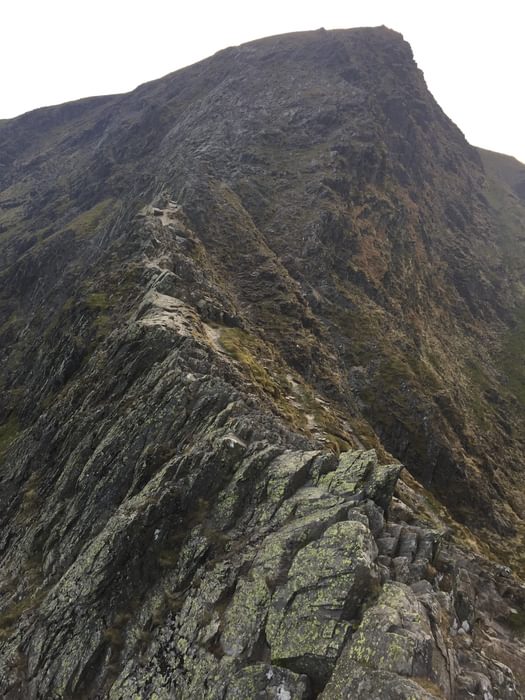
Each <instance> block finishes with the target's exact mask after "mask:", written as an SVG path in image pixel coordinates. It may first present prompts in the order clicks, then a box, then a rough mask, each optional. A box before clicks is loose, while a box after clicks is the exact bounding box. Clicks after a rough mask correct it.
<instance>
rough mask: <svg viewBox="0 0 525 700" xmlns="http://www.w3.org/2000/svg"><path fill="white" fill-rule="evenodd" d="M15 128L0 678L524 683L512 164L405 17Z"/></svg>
mask: <svg viewBox="0 0 525 700" xmlns="http://www.w3.org/2000/svg"><path fill="white" fill-rule="evenodd" d="M0 148H1V149H2V158H1V159H0V161H1V162H0V279H1V288H0V348H1V354H0V389H1V391H2V396H3V402H2V404H1V405H0V482H1V483H0V558H1V568H0V690H1V692H2V694H3V696H5V697H6V698H24V699H25V698H28V699H32V698H46V700H47V699H48V698H97V697H100V698H109V699H111V700H125V699H126V700H127V699H128V698H144V699H146V698H152V699H153V698H156V699H157V700H161V699H164V698H166V699H167V698H177V699H179V698H180V699H181V700H184V699H188V700H189V699H190V698H191V699H193V698H208V699H209V700H215V699H217V700H219V698H220V699H221V700H241V699H242V700H245V699H247V698H278V700H306V699H308V698H314V697H320V698H322V699H323V700H332V698H333V699H334V700H336V699H337V698H341V699H343V698H345V699H349V698H363V700H364V699H365V698H367V699H368V698H372V697H374V698H376V697H377V698H385V699H386V698H396V697H397V698H404V699H407V700H408V698H433V697H434V698H439V697H445V698H457V699H460V700H461V699H462V698H470V697H484V698H487V699H488V698H491V697H492V698H501V699H505V700H511V699H514V698H520V697H522V695H523V693H524V692H525V665H524V662H525V645H524V642H523V630H524V623H523V620H524V615H525V613H524V605H525V589H524V588H523V585H522V583H521V577H522V575H523V568H522V567H523V551H522V549H520V546H519V545H520V543H521V542H522V540H521V538H522V534H523V508H524V503H525V500H524V498H525V496H524V493H523V489H522V486H521V466H522V465H521V461H522V448H523V439H524V435H525V431H524V414H523V402H524V400H525V394H524V393H523V386H524V375H523V370H522V365H521V364H520V363H519V361H518V358H519V357H520V353H522V352H523V345H522V342H523V325H522V321H523V319H522V315H523V313H522V311H523V308H525V306H524V299H523V289H524V287H523V282H524V276H523V269H524V268H523V261H524V260H525V254H524V248H523V246H524V238H523V224H524V222H525V209H524V206H523V202H522V201H521V200H520V192H519V183H518V184H516V183H517V182H518V180H517V179H516V178H517V177H518V175H516V172H518V174H519V172H520V171H519V168H518V169H517V170H516V168H515V167H514V165H513V167H512V169H511V170H512V174H511V175H512V177H511V175H508V172H509V170H508V167H507V166H508V163H506V161H505V163H506V165H505V168H504V170H505V173H507V175H508V177H507V175H505V178H503V176H502V175H501V168H502V167H503V165H501V162H500V161H498V160H497V159H496V161H497V163H499V166H498V167H499V170H498V167H496V166H495V165H494V158H492V159H489V160H487V156H486V154H485V155H483V154H482V159H483V162H485V166H484V165H483V162H482V159H481V158H480V156H479V154H478V152H477V151H476V150H475V149H473V148H472V147H470V146H469V145H468V144H467V143H466V141H465V140H464V138H463V136H462V134H461V133H460V132H459V130H458V129H457V128H456V127H455V126H454V125H453V124H452V123H451V122H450V121H449V120H448V119H447V118H446V116H445V115H444V114H443V113H442V112H441V110H440V109H439V107H438V106H437V105H436V103H435V102H434V100H433V99H432V97H431V96H430V95H429V93H428V91H427V89H426V86H425V84H424V80H423V78H422V75H421V73H420V72H419V71H418V69H417V67H416V66H415V64H414V62H413V59H412V55H411V51H410V47H409V46H408V45H407V44H406V43H405V42H404V41H403V40H402V38H401V37H400V36H399V35H398V34H396V33H395V32H392V31H390V30H387V29H386V28H377V29H363V30H349V31H335V32H325V31H319V32H311V33H305V34H298V35H288V36H284V37H274V38H271V39H267V40H262V41H259V42H253V43H251V44H247V45H244V46H241V47H235V48H231V49H227V50H226V51H224V52H221V53H219V54H217V55H216V56H214V57H212V58H211V59H208V60H207V61H203V62H201V63H199V64H196V65H195V66H191V67H190V68H187V69H184V70H183V71H179V72H177V73H175V74H173V75H170V76H167V77H166V78H163V79H161V80H159V81H156V82H154V83H151V84H148V85H144V86H141V87H140V88H138V89H137V90H135V91H134V92H132V93H130V94H129V95H123V96H112V97H103V98H94V99H88V100H85V101H81V102H78V103H74V104H71V105H63V106H60V107H54V108H47V109H44V110H39V111H37V112H34V113H31V114H28V115H24V116H22V117H20V118H18V119H14V120H8V121H6V122H2V123H1V124H0ZM489 161H490V162H489ZM497 163H496V165H497ZM489 166H490V167H489ZM491 168H492V169H491ZM494 168H495V169H494ZM518 179H519V178H518ZM516 188H517V189H516ZM407 300H409V303H407ZM520 460H521V461H520ZM402 462H403V463H404V464H405V465H406V467H407V468H408V470H405V469H402V467H401V463H402ZM409 472H410V473H409ZM411 474H412V476H411ZM414 476H415V477H417V478H418V479H419V480H420V481H416V480H415V479H414ZM420 482H423V485H421V483H420ZM424 486H426V487H428V488H430V489H432V494H431V493H430V492H429V491H427V490H426V489H425V488H424ZM509 565H510V566H509Z"/></svg>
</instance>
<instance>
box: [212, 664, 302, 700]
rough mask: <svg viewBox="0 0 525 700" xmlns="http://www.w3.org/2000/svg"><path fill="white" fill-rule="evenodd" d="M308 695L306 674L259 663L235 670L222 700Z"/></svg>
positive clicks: (293, 698) (298, 699) (272, 699)
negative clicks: (235, 672)
mask: <svg viewBox="0 0 525 700" xmlns="http://www.w3.org/2000/svg"><path fill="white" fill-rule="evenodd" d="M310 697H311V695H310V682H309V680H308V678H307V676H304V675H298V674H296V673H292V671H288V670H287V669H285V668H279V667H278V666H270V665H269V664H262V663H259V664H254V665H253V666H245V667H244V668H243V669H242V670H240V671H238V672H237V674H236V675H235V676H234V678H233V679H232V680H231V681H230V683H229V684H228V688H227V690H226V695H225V696H224V700H248V699H249V700H308V698H310Z"/></svg>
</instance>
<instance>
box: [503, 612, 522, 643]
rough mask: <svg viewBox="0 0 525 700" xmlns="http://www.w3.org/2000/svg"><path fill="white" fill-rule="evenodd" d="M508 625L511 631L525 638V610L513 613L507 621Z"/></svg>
mask: <svg viewBox="0 0 525 700" xmlns="http://www.w3.org/2000/svg"><path fill="white" fill-rule="evenodd" d="M507 624H508V626H509V627H510V628H511V630H512V631H513V632H514V633H515V634H517V635H519V636H520V637H524V636H525V610H519V611H518V612H515V613H511V614H510V615H509V617H508V619H507Z"/></svg>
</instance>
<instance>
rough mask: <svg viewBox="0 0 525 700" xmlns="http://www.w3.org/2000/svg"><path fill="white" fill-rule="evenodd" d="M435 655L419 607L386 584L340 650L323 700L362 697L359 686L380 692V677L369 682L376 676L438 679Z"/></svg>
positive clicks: (406, 590)
mask: <svg viewBox="0 0 525 700" xmlns="http://www.w3.org/2000/svg"><path fill="white" fill-rule="evenodd" d="M434 653H438V652H437V651H436V649H435V642H434V637H433V634H432V629H431V626H430V622H429V620H428V617H427V614H426V612H425V609H424V608H423V606H422V605H421V603H419V602H418V600H417V598H416V596H415V595H414V593H413V592H412V591H411V590H410V588H408V587H407V586H404V585H403V584H400V583H386V584H385V585H384V586H383V588H382V590H381V594H380V596H379V598H378V600H377V602H376V603H374V604H373V605H372V606H371V607H370V608H368V609H367V610H366V612H365V614H364V616H363V620H362V622H361V624H360V625H359V627H358V629H357V630H356V632H355V633H354V634H353V635H352V637H351V638H350V639H349V640H348V642H347V644H346V645H345V647H344V649H343V651H342V653H341V655H340V657H339V659H338V661H337V665H336V667H335V670H334V673H333V675H332V677H331V679H330V681H329V683H328V685H327V687H326V689H325V691H324V694H323V696H322V697H323V698H325V699H326V700H330V699H331V698H334V699H336V698H351V697H354V696H353V695H352V693H355V692H357V693H364V690H358V687H369V688H370V687H372V686H373V685H374V682H375V684H376V687H377V688H381V687H382V683H383V680H382V678H383V676H382V675H379V676H378V677H377V680H376V681H374V682H373V681H372V680H370V679H373V678H374V674H376V673H377V672H379V673H380V674H383V673H385V672H386V673H389V674H397V676H404V677H416V678H424V679H425V678H426V679H428V680H429V681H435V680H438V679H434V678H433V677H432V674H433V661H432V657H433V654H434ZM365 676H367V677H368V678H369V680H368V681H367V683H368V686H366V684H365V685H364V686H363V683H362V679H363V677H365ZM406 687H408V688H411V687H412V685H411V684H408V685H407V686H406ZM412 692H413V691H412ZM356 697H363V698H364V697H365V695H364V694H362V695H359V694H357V695H356ZM371 697H373V696H371ZM385 697H386V696H385ZM400 697H410V695H408V696H405V695H401V696H400Z"/></svg>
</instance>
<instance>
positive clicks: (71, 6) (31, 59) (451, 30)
mask: <svg viewBox="0 0 525 700" xmlns="http://www.w3.org/2000/svg"><path fill="white" fill-rule="evenodd" d="M0 19H1V22H2V38H1V41H0V65H1V66H2V72H1V74H0V118H6V117H12V116H15V115H17V114H21V113H22V112H25V111H28V110H30V109H34V108H36V107H42V106H44V105H49V104H56V103H60V102H65V101H68V100H73V99H77V98H80V97H87V96H90V95H100V94H108V93H115V92H126V91H128V90H131V89H133V88H134V87H136V86H137V85H139V84H140V83H143V82H145V81H147V80H153V79H155V78H160V77H161V76H163V75H165V74H166V73H170V72H171V71H174V70H176V69H178V68H182V67H183V66H186V65H189V64H191V63H194V62H195V61H197V60H200V59H201V58H206V57H207V56H209V55H211V54H213V53H215V52H216V51H218V50H220V49H223V48H226V47H227V46H232V45H236V44H240V43H243V42H246V41H251V40H252V39H258V38H261V37H263V36H269V35H272V34H281V33H284V32H291V31H300V30H305V29H318V28H319V27H325V28H326V29H334V28H345V27H362V26H377V25H380V24H386V25H387V26H388V27H391V28H392V29H395V30H397V31H399V32H401V33H402V34H403V35H404V37H405V39H407V41H409V42H410V44H411V45H412V49H413V51H414V55H415V58H416V61H417V63H418V65H419V67H420V68H421V69H422V70H423V72H424V74H425V78H426V81H427V84H428V86H429V88H430V91H431V92H432V93H433V95H434V97H435V98H436V99H437V101H438V102H439V103H440V105H441V107H442V108H443V109H444V111H445V112H446V113H447V114H448V116H449V117H451V119H453V120H454V121H455V122H456V124H457V125H458V126H459V127H460V129H461V130H462V131H463V132H464V133H465V135H466V137H467V139H468V140H469V141H470V142H471V143H472V144H474V145H477V146H483V147H484V148H490V149H492V150H496V151H501V152H503V153H508V154H511V155H514V156H516V157H517V158H519V159H520V160H521V161H523V162H525V128H524V125H525V94H524V93H525V91H524V85H525V80H524V70H523V69H524V68H525V48H524V44H525V3H524V2H523V0H497V1H494V0H492V1H491V2H488V1H487V0H478V1H477V2H476V1H475V0H455V1H451V0H441V1H437V0H339V1H337V0H314V1H312V0H302V1H299V0H297V1H296V0H288V1H287V0H260V1H259V2H246V0H245V2H234V1H233V0H217V1H216V2H212V1H211V0H210V1H203V0H193V1H192V0H182V1H181V0H89V1H88V0H0Z"/></svg>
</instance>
